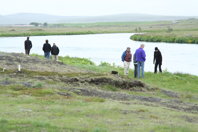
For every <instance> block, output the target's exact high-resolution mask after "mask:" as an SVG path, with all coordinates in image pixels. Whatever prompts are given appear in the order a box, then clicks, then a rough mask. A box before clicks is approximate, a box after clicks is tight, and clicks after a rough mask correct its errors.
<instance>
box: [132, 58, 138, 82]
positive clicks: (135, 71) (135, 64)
mask: <svg viewBox="0 0 198 132" xmlns="http://www.w3.org/2000/svg"><path fill="white" fill-rule="evenodd" d="M133 64H134V78H137V61H136V56H135V54H134V55H133Z"/></svg>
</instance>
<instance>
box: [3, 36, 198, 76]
mask: <svg viewBox="0 0 198 132" xmlns="http://www.w3.org/2000/svg"><path fill="white" fill-rule="evenodd" d="M131 35H133V34H132V33H114V34H94V35H60V36H33V37H30V40H31V41H32V43H33V48H32V50H31V53H36V54H40V55H43V51H42V46H43V43H44V42H45V40H46V39H48V40H49V43H50V44H53V43H56V44H57V45H58V47H59V48H60V55H61V56H67V55H68V56H72V57H83V58H89V59H90V60H92V61H93V62H95V63H96V64H100V62H109V63H111V64H113V63H114V64H115V65H119V66H122V65H123V64H122V62H121V54H122V53H123V51H124V50H125V49H126V47H131V51H132V53H134V52H135V50H136V49H137V48H138V47H139V45H140V44H142V43H143V44H145V52H146V55H147V57H146V59H147V60H146V63H145V71H151V72H153V70H154V65H153V52H154V48H155V47H158V48H159V49H160V51H161V52H162V55H163V65H162V69H163V70H167V71H169V72H172V73H175V72H180V73H188V74H193V75H198V70H197V68H198V59H197V58H198V45H193V44H176V43H169V44H167V43H153V42H152V43H150V42H136V41H132V40H130V36H131ZM25 40H26V37H1V38H0V51H3V52H19V53H21V52H24V41H25ZM131 68H133V65H131Z"/></svg>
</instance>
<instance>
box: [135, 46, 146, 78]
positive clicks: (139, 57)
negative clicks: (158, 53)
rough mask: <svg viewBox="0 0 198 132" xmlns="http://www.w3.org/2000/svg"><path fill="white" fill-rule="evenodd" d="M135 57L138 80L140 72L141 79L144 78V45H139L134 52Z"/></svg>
mask: <svg viewBox="0 0 198 132" xmlns="http://www.w3.org/2000/svg"><path fill="white" fill-rule="evenodd" d="M135 57H136V61H137V77H138V78H140V71H141V73H142V78H144V62H145V61H146V54H145V51H144V44H141V45H140V48H138V49H137V50H136V52H135Z"/></svg>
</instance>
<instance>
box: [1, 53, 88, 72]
mask: <svg viewBox="0 0 198 132" xmlns="http://www.w3.org/2000/svg"><path fill="white" fill-rule="evenodd" d="M0 61H1V63H0V67H1V68H5V69H8V70H16V69H17V67H18V65H21V68H22V69H25V70H30V71H42V72H44V71H47V72H58V73H71V72H72V73H85V72H88V71H85V70H82V69H79V68H75V67H72V66H69V65H65V64H63V63H62V62H55V61H53V60H48V59H41V58H38V57H35V56H27V55H24V54H22V53H3V52H0Z"/></svg>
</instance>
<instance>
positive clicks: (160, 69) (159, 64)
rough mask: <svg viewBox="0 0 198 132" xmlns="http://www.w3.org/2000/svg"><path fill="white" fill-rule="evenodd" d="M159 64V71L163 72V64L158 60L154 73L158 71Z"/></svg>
mask: <svg viewBox="0 0 198 132" xmlns="http://www.w3.org/2000/svg"><path fill="white" fill-rule="evenodd" d="M158 66H159V71H160V72H162V68H161V66H162V64H161V63H158V62H156V63H155V71H154V73H157V67H158Z"/></svg>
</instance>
